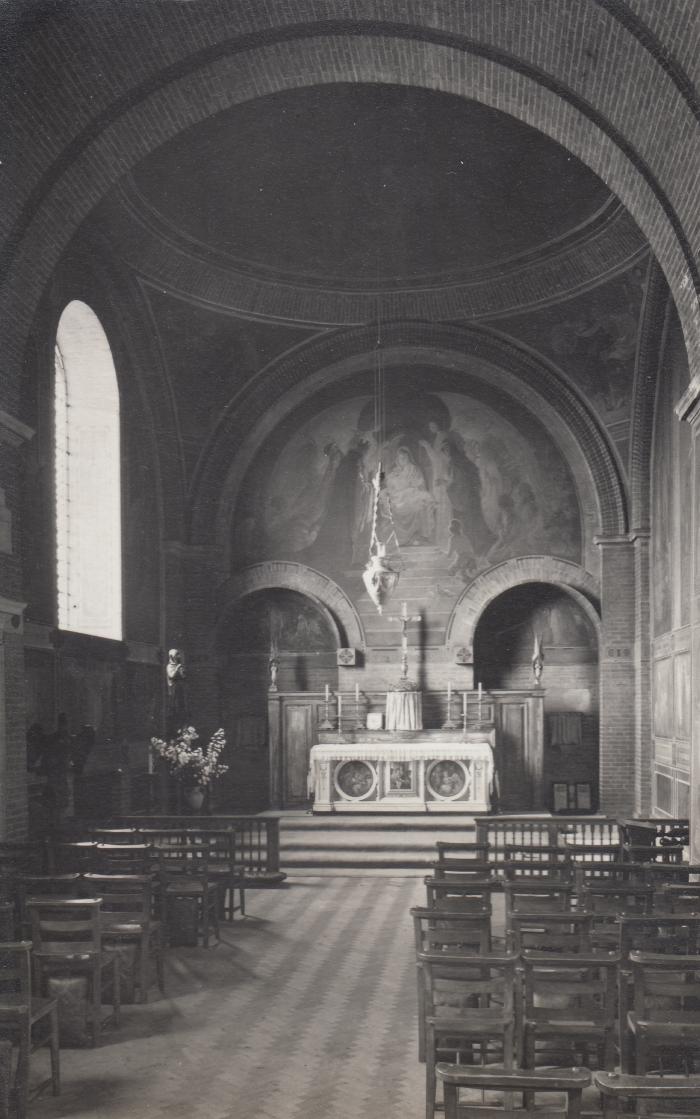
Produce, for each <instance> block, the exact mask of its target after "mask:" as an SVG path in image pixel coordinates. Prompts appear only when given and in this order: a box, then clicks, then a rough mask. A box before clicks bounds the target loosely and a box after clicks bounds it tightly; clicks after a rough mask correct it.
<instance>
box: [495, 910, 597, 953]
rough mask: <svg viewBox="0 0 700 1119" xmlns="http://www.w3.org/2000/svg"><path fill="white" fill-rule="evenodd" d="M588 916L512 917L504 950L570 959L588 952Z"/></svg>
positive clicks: (589, 930)
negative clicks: (542, 953) (576, 954)
mask: <svg viewBox="0 0 700 1119" xmlns="http://www.w3.org/2000/svg"><path fill="white" fill-rule="evenodd" d="M592 923H593V916H592V914H590V913H513V914H512V915H511V918H510V926H509V929H508V938H507V941H506V947H507V948H508V950H509V951H510V952H517V953H518V954H520V953H521V952H526V951H530V952H550V953H552V954H553V955H562V954H563V955H565V956H572V955H574V954H575V953H578V952H584V953H585V952H590V946H591V945H590V936H591V926H592Z"/></svg>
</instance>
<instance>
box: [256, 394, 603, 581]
mask: <svg viewBox="0 0 700 1119" xmlns="http://www.w3.org/2000/svg"><path fill="white" fill-rule="evenodd" d="M384 430H385V437H384V440H383V442H382V445H381V446H380V445H379V439H378V432H377V429H376V425H375V414H374V401H373V400H372V398H371V397H370V396H361V397H359V396H358V397H355V398H353V399H351V400H345V401H343V402H339V403H337V404H334V405H332V406H331V407H327V408H325V409H324V410H323V411H321V412H319V413H318V414H316V415H315V416H313V417H312V418H310V419H308V420H306V421H305V422H303V423H302V424H301V425H300V426H299V427H298V428H297V429H296V432H295V433H294V434H293V435H292V436H291V437H290V438H288V439H287V441H286V443H285V444H284V445H283V446H282V447H281V448H280V449H279V452H277V451H275V452H273V451H271V452H270V456H269V459H270V460H271V461H268V462H267V463H266V470H265V475H264V480H263V481H262V483H260V472H259V471H256V472H255V481H257V482H258V486H257V489H256V498H255V500H250V497H249V499H248V501H247V502H246V501H245V498H244V503H243V507H244V508H245V507H246V505H247V510H248V512H247V515H243V516H241V517H240V518H239V519H238V521H237V524H238V532H237V535H236V546H237V552H238V555H237V558H238V561H239V562H242V563H246V562H247V563H251V562H256V561H258V560H262V559H290V560H297V561H299V562H301V563H305V564H308V565H309V566H311V567H314V568H316V569H318V570H321V571H324V572H327V573H329V574H331V575H332V576H333V577H334V578H337V579H340V580H341V581H345V582H346V583H351V584H353V583H354V582H355V581H356V577H355V578H353V573H354V572H358V573H359V571H360V570H361V568H362V567H363V566H364V564H365V563H366V562H367V556H368V549H369V544H370V536H371V528H372V516H373V488H372V479H373V477H374V474H375V472H376V469H377V464H378V462H379V461H380V460H381V462H382V466H383V471H384V480H385V485H384V488H383V492H382V495H381V498H380V503H379V508H378V521H377V531H378V535H379V538H380V539H383V540H386V541H387V544H388V550H389V552H390V553H391V552H392V551H394V552H395V551H397V550H398V551H400V553H401V555H402V557H403V559H404V562H405V563H409V564H410V559H411V554H412V552H413V551H414V550H415V549H421V553H420V554H421V556H422V557H423V558H424V560H425V561H426V562H428V563H432V564H433V565H434V566H435V569H436V571H439V572H440V573H447V574H449V575H450V576H453V577H455V578H456V579H457V580H458V581H459V582H461V583H462V584H464V583H466V582H468V581H469V580H471V579H472V578H473V577H474V576H475V575H476V574H478V573H479V572H480V571H483V570H485V569H487V568H488V567H491V566H493V565H494V564H497V563H500V562H502V561H503V560H507V559H510V558H513V557H515V556H520V555H529V554H542V553H548V554H550V555H555V556H561V557H562V558H565V559H572V560H579V559H580V555H581V528H580V517H579V507H578V501H577V497H576V493H575V489H574V485H573V480H572V477H571V474H570V471H569V469H568V467H567V465H566V463H565V461H564V459H563V457H562V455H561V453H560V452H559V451H558V449H557V448H556V446H555V444H554V442H553V441H552V439H551V438H550V437H549V435H548V434H547V433H546V432H545V430H544V428H543V427H542V426H541V425H540V424H539V423H538V421H536V420H535V419H534V418H533V417H532V416H530V415H529V413H526V412H524V410H523V409H522V407H521V406H520V405H518V404H516V402H515V401H511V402H510V404H509V406H508V414H507V415H506V414H505V409H503V410H497V409H496V408H495V407H492V406H491V405H490V404H486V403H484V402H483V401H480V400H477V399H475V398H474V397H472V396H466V395H462V394H458V393H453V392H440V393H437V392H436V393H410V394H407V395H405V396H404V397H402V398H400V399H398V400H396V399H392V401H391V402H390V403H389V404H388V407H387V414H386V424H385V429H384ZM249 485H250V486H252V485H253V479H250V480H249ZM426 549H427V551H426Z"/></svg>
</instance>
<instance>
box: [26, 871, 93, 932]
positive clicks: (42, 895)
mask: <svg viewBox="0 0 700 1119" xmlns="http://www.w3.org/2000/svg"><path fill="white" fill-rule="evenodd" d="M79 896H80V875H79V874H25V875H23V876H22V877H21V878H19V879H18V880H17V883H16V899H17V921H18V923H19V928H20V930H21V933H22V936H23V937H30V936H31V920H30V917H29V913H28V912H27V901H28V899H29V898H33V899H35V900H36V901H45V900H46V899H48V898H77V897H79Z"/></svg>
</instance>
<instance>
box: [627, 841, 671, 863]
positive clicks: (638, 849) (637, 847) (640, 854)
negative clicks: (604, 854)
mask: <svg viewBox="0 0 700 1119" xmlns="http://www.w3.org/2000/svg"><path fill="white" fill-rule="evenodd" d="M622 858H623V860H629V862H633V863H682V862H683V844H682V843H675V844H671V843H669V844H667V845H666V846H665V847H647V846H646V845H643V844H639V843H634V844H633V843H624V844H623V845H622Z"/></svg>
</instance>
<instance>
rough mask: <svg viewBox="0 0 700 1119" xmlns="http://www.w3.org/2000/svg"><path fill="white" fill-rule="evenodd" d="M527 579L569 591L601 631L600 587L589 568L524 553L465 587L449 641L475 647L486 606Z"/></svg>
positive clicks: (449, 626)
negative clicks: (477, 629)
mask: <svg viewBox="0 0 700 1119" xmlns="http://www.w3.org/2000/svg"><path fill="white" fill-rule="evenodd" d="M523 583H552V584H553V585H555V586H558V587H561V588H562V590H565V591H568V592H569V594H572V595H573V596H574V598H576V600H577V602H578V603H579V604H580V605H581V606H582V607H583V609H584V610H585V612H586V614H587V616H588V617H589V618H590V620H591V621H592V622H593V624H594V625H595V627H596V631H597V632H598V633H600V612H599V597H600V588H599V586H598V582H597V580H596V579H594V578H593V576H592V575H591V574H590V573H589V572H588V571H586V570H585V569H584V568H583V567H580V566H579V564H577V563H571V562H570V561H569V560H561V559H555V558H554V557H552V556H521V557H519V558H517V559H510V560H505V561H504V562H503V563H499V564H498V565H497V566H496V567H492V568H490V569H489V570H488V571H484V572H483V573H482V574H481V575H477V576H476V578H475V579H473V580H472V582H471V583H470V584H469V586H468V587H466V588H465V590H464V591H463V592H462V595H461V596H460V598H459V599H458V601H457V602H456V603H455V607H454V610H453V611H452V616H451V617H450V620H449V622H448V625H447V631H446V635H445V643H446V645H447V646H451V645H468V646H469V647H473V645H474V634H475V633H476V627H477V625H478V622H479V619H480V618H481V616H482V614H483V613H484V610H485V609H486V607H487V606H488V605H489V604H490V603H491V602H493V600H494V599H495V598H498V596H499V595H502V594H503V593H504V591H508V590H510V589H511V588H512V587H519V586H522V584H523Z"/></svg>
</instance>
